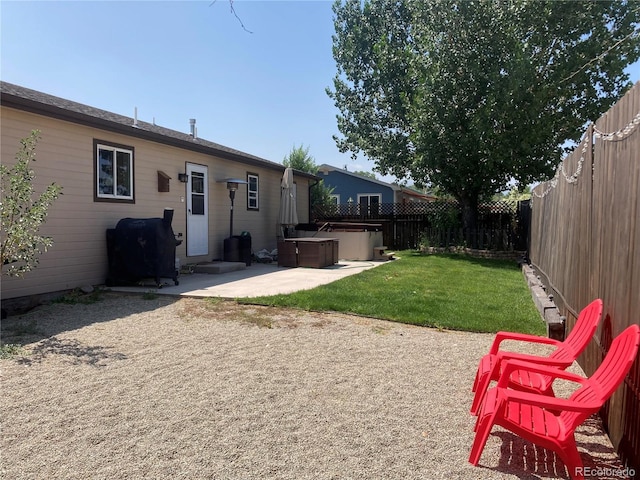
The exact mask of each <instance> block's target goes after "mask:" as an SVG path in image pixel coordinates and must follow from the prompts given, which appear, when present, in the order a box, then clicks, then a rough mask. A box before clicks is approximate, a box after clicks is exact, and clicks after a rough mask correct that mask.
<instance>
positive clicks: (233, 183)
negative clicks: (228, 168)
mask: <svg viewBox="0 0 640 480" xmlns="http://www.w3.org/2000/svg"><path fill="white" fill-rule="evenodd" d="M220 182H226V183H227V190H229V198H230V199H231V210H230V212H229V238H231V237H233V201H234V199H235V198H236V191H237V190H238V188H239V186H240V185H241V184H246V183H247V182H245V181H244V180H240V179H238V178H225V179H224V180H220Z"/></svg>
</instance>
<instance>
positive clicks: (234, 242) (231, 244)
mask: <svg viewBox="0 0 640 480" xmlns="http://www.w3.org/2000/svg"><path fill="white" fill-rule="evenodd" d="M218 182H219V183H226V184H227V190H229V199H230V200H231V208H230V210H229V238H225V239H224V260H225V261H228V262H237V261H240V257H241V252H240V238H238V237H234V236H233V202H234V200H235V198H236V191H238V188H239V187H240V185H243V184H244V185H246V184H247V183H248V182H246V181H244V180H241V179H239V178H225V179H224V180H218ZM249 251H250V247H249ZM249 255H250V254H249Z"/></svg>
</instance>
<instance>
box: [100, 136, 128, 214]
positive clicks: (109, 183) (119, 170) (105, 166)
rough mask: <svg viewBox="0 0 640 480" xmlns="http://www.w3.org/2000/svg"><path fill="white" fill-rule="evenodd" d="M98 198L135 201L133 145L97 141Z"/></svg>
mask: <svg viewBox="0 0 640 480" xmlns="http://www.w3.org/2000/svg"><path fill="white" fill-rule="evenodd" d="M95 172H96V179H95V181H96V200H104V201H109V200H111V201H129V202H133V201H134V197H133V147H125V146H122V145H109V144H107V143H102V142H95Z"/></svg>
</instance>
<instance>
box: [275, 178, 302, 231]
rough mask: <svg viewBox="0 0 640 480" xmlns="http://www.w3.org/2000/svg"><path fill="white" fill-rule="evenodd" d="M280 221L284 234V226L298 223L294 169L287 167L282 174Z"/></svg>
mask: <svg viewBox="0 0 640 480" xmlns="http://www.w3.org/2000/svg"><path fill="white" fill-rule="evenodd" d="M278 223H279V224H280V229H281V233H282V236H283V237H284V227H285V226H293V225H297V224H298V212H297V210H296V196H295V186H294V184H293V169H291V168H289V167H287V168H286V169H285V171H284V174H283V175H282V182H281V183H280V212H279V215H278Z"/></svg>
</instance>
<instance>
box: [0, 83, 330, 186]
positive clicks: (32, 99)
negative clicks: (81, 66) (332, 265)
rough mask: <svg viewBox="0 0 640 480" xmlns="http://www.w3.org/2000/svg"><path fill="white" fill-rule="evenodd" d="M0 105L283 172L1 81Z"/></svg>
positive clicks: (169, 132) (217, 146)
mask: <svg viewBox="0 0 640 480" xmlns="http://www.w3.org/2000/svg"><path fill="white" fill-rule="evenodd" d="M0 103H1V104H2V106H3V107H9V108H15V109H18V110H24V111H28V112H31V113H36V114H39V115H44V116H48V117H53V118H58V119H60V120H65V121H68V122H72V123H78V124H81V125H88V126H92V127H96V128H100V129H102V130H107V131H111V132H114V133H120V134H124V135H129V136H132V137H136V138H142V139H145V140H149V141H152V142H156V143H162V144H166V145H171V146H174V147H177V148H182V149H185V150H191V151H194V152H199V153H204V154H207V155H214V156H216V157H221V158H225V159H228V160H233V161H236V162H240V163H245V164H247V165H252V166H258V167H264V168H269V169H272V170H278V171H280V172H284V169H285V167H284V165H282V164H280V163H276V162H272V161H270V160H266V159H264V158H260V157H257V156H255V155H251V154H249V153H245V152H242V151H240V150H236V149H233V148H229V147H225V146H224V145H220V144H218V143H214V142H211V141H209V140H205V139H204V138H198V137H196V138H194V137H193V136H191V135H190V134H189V133H183V132H178V131H176V130H171V129H169V128H165V127H161V126H159V125H156V124H154V123H148V122H144V121H141V120H137V119H134V118H132V117H126V116H124V115H119V114H117V113H112V112H108V111H106V110H101V109H99V108H94V107H90V106H88V105H84V104H81V103H77V102H73V101H71V100H66V99H64V98H60V97H56V96H53V95H49V94H46V93H43V92H39V91H37V90H31V89H29V88H25V87H21V86H19V85H14V84H12V83H7V82H3V81H0ZM295 173H296V175H298V176H302V177H308V178H312V179H318V178H319V177H318V176H316V175H312V174H310V173H306V172H302V171H300V170H295Z"/></svg>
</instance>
